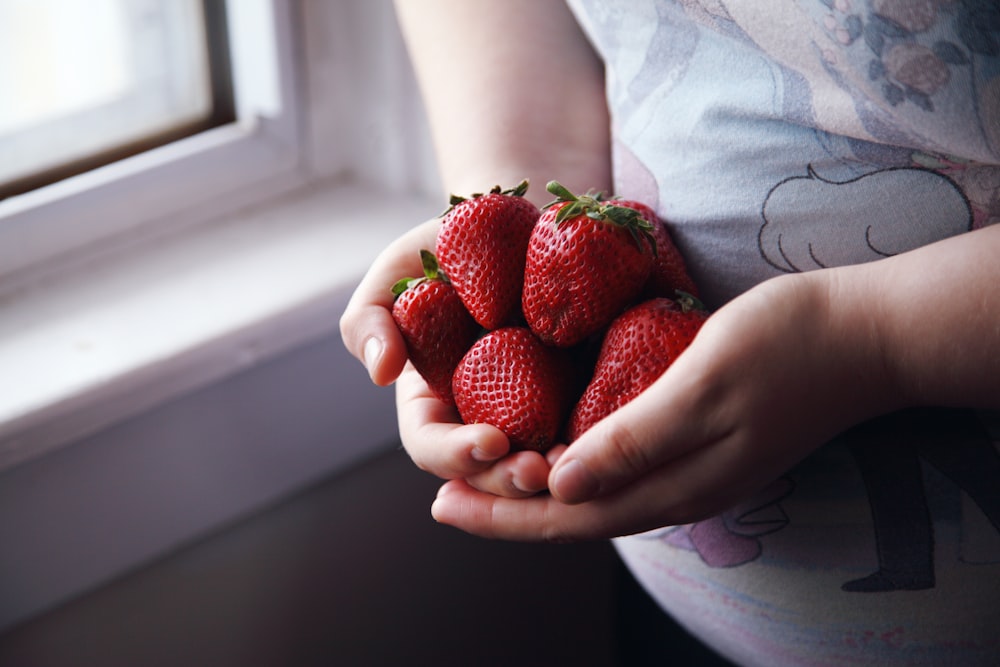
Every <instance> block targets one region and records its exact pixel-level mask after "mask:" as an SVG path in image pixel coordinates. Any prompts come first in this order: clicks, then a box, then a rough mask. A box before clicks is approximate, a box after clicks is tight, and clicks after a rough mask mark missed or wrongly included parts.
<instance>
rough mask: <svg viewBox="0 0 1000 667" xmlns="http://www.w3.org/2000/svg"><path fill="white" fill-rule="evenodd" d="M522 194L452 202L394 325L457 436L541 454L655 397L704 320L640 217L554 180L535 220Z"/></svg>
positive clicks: (668, 251)
mask: <svg viewBox="0 0 1000 667" xmlns="http://www.w3.org/2000/svg"><path fill="white" fill-rule="evenodd" d="M527 187H528V184H527V181H524V182H522V183H520V184H519V185H518V186H517V187H515V188H512V189H510V190H501V189H500V188H499V187H496V188H494V189H493V190H491V191H490V192H489V193H486V194H477V195H473V196H472V197H469V198H457V197H453V198H452V201H451V204H452V206H451V208H449V209H448V211H446V212H445V213H444V220H443V221H442V224H441V228H440V230H439V232H438V236H437V240H436V248H435V250H436V259H435V255H434V254H432V253H431V252H430V251H427V250H424V251H422V253H421V254H422V258H423V259H422V261H423V265H424V269H425V276H424V277H423V278H419V279H415V280H411V279H404V280H402V281H400V282H398V283H397V284H396V286H395V287H394V293H395V294H396V295H397V299H396V301H395V303H394V306H393V311H392V312H393V318H394V319H395V321H396V323H397V325H398V326H399V328H400V331H401V332H402V334H403V337H404V339H405V340H406V344H407V348H408V352H409V356H410V360H411V362H412V363H413V365H414V367H415V368H416V369H417V371H418V372H419V373H420V374H421V375H422V376H423V377H424V379H425V380H426V381H427V383H428V385H429V386H430V388H431V390H432V391H433V392H434V393H435V395H437V396H438V397H439V398H440V399H441V400H443V401H446V402H448V403H451V404H454V405H455V406H456V407H457V409H458V412H459V415H460V416H461V417H462V420H463V421H464V422H465V423H489V424H492V425H494V426H496V427H497V428H499V429H501V430H502V431H504V433H506V434H507V436H508V437H509V438H510V441H511V444H512V446H513V447H515V448H521V449H535V450H538V451H545V450H546V449H548V448H549V447H551V446H552V445H553V444H555V442H557V441H558V439H560V438H565V439H566V440H567V441H568V442H572V441H573V440H575V439H576V438H577V437H579V436H580V435H581V434H582V433H583V432H585V431H586V430H587V429H588V428H590V426H592V425H593V424H594V423H596V422H597V421H599V420H601V419H603V418H604V417H605V416H607V415H608V414H610V413H611V412H613V411H614V410H616V409H618V408H619V407H621V406H622V405H624V404H625V403H627V402H628V401H630V400H632V399H633V398H634V397H635V396H636V395H638V394H639V393H640V392H641V391H643V390H644V389H645V388H646V387H648V386H649V385H650V384H652V383H653V382H654V381H655V380H656V379H657V378H658V377H659V376H660V375H662V373H663V372H664V371H665V370H666V368H667V367H668V366H669V365H670V364H671V363H673V360H674V359H676V358H677V356H678V355H679V354H680V353H681V352H682V351H683V350H684V348H686V347H687V346H688V345H689V344H690V342H691V341H692V340H693V339H694V336H695V335H696V334H697V332H698V329H699V328H700V327H701V324H702V323H703V322H704V321H705V319H706V318H707V317H708V314H707V313H706V312H705V311H704V309H703V308H701V307H700V304H699V303H698V302H697V299H696V297H695V295H696V294H697V291H696V287H695V285H694V282H693V281H692V280H691V278H690V276H689V275H688V273H687V268H686V266H685V265H684V260H683V258H682V257H681V254H680V252H679V251H678V250H677V248H676V246H674V245H673V243H672V241H671V239H670V235H669V233H668V232H667V228H666V226H665V225H664V224H663V222H662V221H661V220H659V218H658V217H657V216H656V214H655V213H654V212H653V211H652V209H650V208H649V207H648V206H647V205H645V204H643V203H641V202H635V201H626V200H605V199H603V198H602V197H601V196H600V195H594V194H589V193H588V194H586V195H574V194H573V193H571V192H569V191H568V190H567V189H566V188H564V187H563V186H562V185H560V184H559V183H557V182H555V181H552V182H550V183H549V184H548V187H547V189H548V191H549V192H551V193H552V194H554V195H555V196H556V199H555V201H553V202H552V203H551V204H549V205H548V206H546V207H545V208H544V209H543V210H541V211H540V210H539V209H538V208H537V207H535V206H534V205H533V204H531V203H530V202H528V201H527V200H526V199H524V194H525V192H526V191H527ZM598 344H599V347H600V351H599V352H598V354H597V358H596V362H594V357H593V354H592V350H593V348H594V347H595V346H597V345H598ZM581 367H582V372H581Z"/></svg>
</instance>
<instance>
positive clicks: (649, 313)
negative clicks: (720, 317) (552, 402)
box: [566, 295, 708, 442]
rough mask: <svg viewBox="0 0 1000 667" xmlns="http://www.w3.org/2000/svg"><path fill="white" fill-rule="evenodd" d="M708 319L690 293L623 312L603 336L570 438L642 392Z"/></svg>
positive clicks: (572, 419) (574, 412)
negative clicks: (676, 298) (675, 298)
mask: <svg viewBox="0 0 1000 667" xmlns="http://www.w3.org/2000/svg"><path fill="white" fill-rule="evenodd" d="M706 319H708V313H707V312H706V311H705V310H704V309H702V308H701V304H700V303H698V302H697V300H696V299H694V298H693V297H691V296H689V295H684V296H682V297H681V298H680V299H679V300H678V301H674V300H672V299H667V298H655V299H650V300H648V301H644V302H642V303H640V304H639V305H637V306H633V307H632V308H630V309H628V310H627V311H625V312H624V313H622V314H621V315H620V316H619V317H618V318H616V319H615V321H614V322H612V323H611V326H610V327H608V331H607V333H606V334H605V336H604V341H603V343H602V344H601V350H600V353H599V354H598V357H597V362H596V363H595V365H594V375H593V377H592V378H591V380H590V383H589V384H588V385H587V388H586V389H585V390H584V392H583V395H582V396H581V397H580V400H579V401H578V402H577V404H576V406H575V407H574V408H573V410H572V412H571V414H570V417H569V421H568V423H567V427H566V439H567V441H568V442H573V441H574V440H576V439H577V438H579V437H580V436H581V435H582V434H583V433H584V432H585V431H586V430H587V429H589V428H590V427H591V426H593V425H594V424H596V423H597V422H599V421H600V420H602V419H604V418H605V417H607V416H608V415H609V414H611V413H612V412H614V411H615V410H617V409H618V408H620V407H621V406H623V405H625V404H626V403H628V402H629V401H631V400H632V399H633V398H635V397H636V396H638V395H639V394H640V393H641V392H642V391H643V390H645V389H646V388H647V387H648V386H649V385H651V384H653V382H654V381H655V380H656V379H657V378H659V377H660V376H661V375H662V374H663V372H664V371H666V370H667V368H668V367H669V366H670V365H671V364H672V363H673V362H674V360H676V359H677V357H678V356H680V354H681V352H683V351H684V350H685V349H686V348H687V346H688V345H690V343H691V341H692V340H694V337H695V335H696V334H697V333H698V330H699V329H700V328H701V325H702V324H704V322H705V320H706Z"/></svg>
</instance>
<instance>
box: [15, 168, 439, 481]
mask: <svg viewBox="0 0 1000 667" xmlns="http://www.w3.org/2000/svg"><path fill="white" fill-rule="evenodd" d="M438 208H440V207H439V206H437V205H436V204H435V203H434V202H431V201H428V199H426V198H417V197H413V198H403V197H396V198H393V197H387V196H386V195H385V193H380V192H375V191H374V189H373V188H371V187H365V186H359V185H342V184H337V183H323V184H318V185H311V186H309V187H307V188H304V189H302V190H298V191H296V192H294V193H292V194H288V195H284V196H283V197H281V198H280V199H278V200H275V201H273V202H270V203H268V204H265V205H261V206H256V207H254V208H253V209H252V210H247V211H244V212H242V213H240V214H238V215H235V216H229V217H228V218H226V219H223V220H220V221H218V222H217V223H214V224H209V225H205V226H204V227H203V228H199V229H198V231H196V232H191V231H189V232H186V233H184V234H180V235H177V236H176V237H174V238H171V239H168V240H165V241H164V240H161V241H159V242H158V243H157V244H156V245H155V247H145V248H140V249H131V250H129V251H128V253H127V254H126V253H124V252H122V253H120V254H119V256H116V257H114V258H112V259H108V260H105V261H103V262H102V263H101V264H100V265H94V266H92V267H90V268H89V269H86V270H77V271H75V272H74V274H73V275H68V276H64V277H61V278H59V279H54V280H51V281H49V282H48V283H46V284H44V285H39V286H35V287H32V288H31V289H30V290H27V291H24V292H21V293H19V294H15V295H13V296H10V297H8V298H7V299H6V300H5V301H3V302H0V368H3V369H4V375H5V376H6V378H7V380H8V381H7V382H4V383H2V384H0V470H5V469H8V468H12V467H14V466H16V465H18V464H20V463H24V462H26V461H29V460H31V459H34V458H37V457H39V456H41V455H43V454H44V453H46V452H48V451H51V450H54V449H56V448H58V447H61V446H64V445H66V444H67V443H69V442H72V441H74V440H78V439H80V438H81V437H84V436H86V435H89V434H91V433H93V432H95V431H97V430H99V429H101V428H102V427H105V426H108V425H110V424H113V423H115V422H116V421H119V420H122V419H125V418H127V417H129V416H132V415H135V414H138V413H139V412H141V411H143V410H145V409H148V408H151V407H153V406H155V405H157V404H159V403H161V402H163V401H166V400H169V399H171V398H174V397H176V396H179V395H181V394H183V393H185V392H189V391H191V390H193V389H196V388H198V387H201V386H204V385H206V384H208V383H210V382H213V381H217V380H220V379H222V378H225V377H226V376H228V375H231V374H233V373H235V372H237V371H240V370H242V369H245V368H248V367H249V366H251V365H253V364H256V363H260V362H262V361H264V360H267V359H269V358H273V357H274V356H276V355H278V354H280V353H282V352H285V351H288V350H290V349H292V348H294V347H295V346H297V345H301V344H304V343H307V342H310V341H312V340H316V339H319V338H321V337H324V336H329V335H335V333H336V331H337V326H338V319H339V316H340V310H341V309H342V308H343V305H344V303H346V298H347V295H349V293H350V291H351V289H352V288H353V286H354V284H355V283H356V282H357V280H358V279H359V278H360V276H361V275H362V274H363V272H364V271H365V270H366V269H367V267H368V265H369V264H370V262H371V260H372V259H373V258H374V257H375V255H376V254H377V253H378V252H379V250H381V249H382V248H383V247H384V246H385V245H386V244H388V243H389V242H390V241H391V240H392V239H393V238H395V237H396V236H398V235H399V234H400V233H401V232H402V231H404V230H405V229H407V228H409V227H411V226H412V225H413V224H415V223H416V222H419V221H421V220H424V219H427V218H428V217H430V216H432V215H434V214H436V213H437V212H439V211H438V210H436V209H438ZM12 379H13V381H11V380H12Z"/></svg>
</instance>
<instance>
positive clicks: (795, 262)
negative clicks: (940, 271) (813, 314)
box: [758, 166, 972, 272]
mask: <svg viewBox="0 0 1000 667" xmlns="http://www.w3.org/2000/svg"><path fill="white" fill-rule="evenodd" d="M804 205H807V206H808V213H806V214H804V213H803V206H804ZM761 217H762V218H763V220H764V224H763V226H762V227H761V229H760V234H759V236H758V244H759V248H760V253H761V256H762V257H763V258H764V260H765V261H767V262H768V263H769V264H770V265H771V266H773V267H775V268H777V269H780V270H781V271H786V272H797V271H808V270H811V269H818V268H826V267H832V266H843V265H847V264H857V263H860V262H866V261H871V260H876V259H880V258H883V257H891V256H892V255H897V254H899V253H902V252H906V251H907V250H913V249H914V248H919V247H920V246H923V245H927V244H928V243H933V242H934V241H939V240H941V239H944V238H947V237H949V236H953V235H955V234H959V233H961V232H964V231H968V230H969V229H970V228H971V226H972V210H971V207H970V205H969V203H968V201H967V199H966V197H965V195H964V194H963V193H962V191H961V190H960V189H959V188H958V186H957V185H956V184H955V183H954V182H953V181H952V180H951V179H950V178H948V177H947V176H944V175H942V174H939V173H936V172H934V171H930V170H927V169H911V168H892V169H886V170H881V171H873V172H871V173H869V174H865V175H864V176H861V177H858V178H854V179H851V180H848V181H843V182H838V181H833V180H829V179H826V178H823V177H822V176H820V175H819V174H817V173H816V172H815V171H813V168H812V167H811V166H810V167H808V168H807V170H806V175H804V176H793V177H791V178H788V179H785V180H783V181H781V182H780V183H778V184H777V185H775V186H774V187H773V188H772V189H771V191H770V192H769V193H768V195H767V198H766V199H765V200H764V204H763V206H762V208H761Z"/></svg>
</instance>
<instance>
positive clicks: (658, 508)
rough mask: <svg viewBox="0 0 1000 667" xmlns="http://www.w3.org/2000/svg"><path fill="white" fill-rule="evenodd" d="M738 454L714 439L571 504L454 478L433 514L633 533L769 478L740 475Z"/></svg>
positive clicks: (576, 537) (714, 510) (562, 530)
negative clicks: (503, 493)
mask: <svg viewBox="0 0 1000 667" xmlns="http://www.w3.org/2000/svg"><path fill="white" fill-rule="evenodd" d="M742 456H743V455H742V454H741V453H740V448H739V447H737V446H732V445H731V443H728V442H724V443H718V444H717V445H716V446H713V447H709V448H705V449H700V450H697V451H694V452H692V453H690V454H688V455H686V456H683V457H681V458H679V459H677V460H675V461H672V462H670V463H669V464H668V465H665V466H663V467H661V468H658V469H655V470H653V471H652V472H651V473H650V474H648V475H647V476H645V477H644V478H643V479H642V480H640V481H639V482H637V483H636V484H633V485H631V486H629V487H625V488H623V489H620V490H619V491H617V492H615V493H611V494H608V495H605V496H602V497H600V498H596V499H594V500H591V501H589V502H586V503H578V504H574V505H567V504H565V503H562V502H560V501H559V500H558V499H556V498H554V497H552V496H550V495H547V494H541V495H535V496H532V497H529V498H505V497H500V496H496V495H492V494H488V493H483V492H481V491H478V490H476V489H475V488H473V487H472V486H470V485H469V484H467V483H466V482H465V481H463V480H453V481H450V482H448V483H447V484H445V485H444V486H442V487H441V490H440V491H439V492H438V496H437V498H436V499H435V500H434V503H433V504H432V506H431V514H432V516H433V517H434V519H435V520H437V521H438V522H440V523H445V524H448V525H451V526H454V527H456V528H459V529H461V530H464V531H465V532H468V533H471V534H473V535H478V536H481V537H486V538H492V539H505V540H518V541H540V542H575V541H581V540H594V539H606V538H610V537H617V536H620V535H630V534H635V533H639V532H643V531H646V530H652V529H654V528H659V527H663V526H669V525H680V524H686V523H692V522H694V521H699V520H701V519H704V518H707V517H709V516H714V515H715V514H718V513H719V512H721V511H723V510H725V509H726V508H727V507H730V506H732V505H733V504H735V503H736V502H738V501H739V500H740V499H742V498H744V497H746V496H749V495H750V494H751V493H752V492H753V491H754V490H755V489H756V488H760V487H762V486H764V485H765V484H766V483H768V482H769V481H771V478H770V477H766V476H764V477H756V476H752V475H751V476H747V475H742V474H740V471H741V465H740V461H741V459H742Z"/></svg>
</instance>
